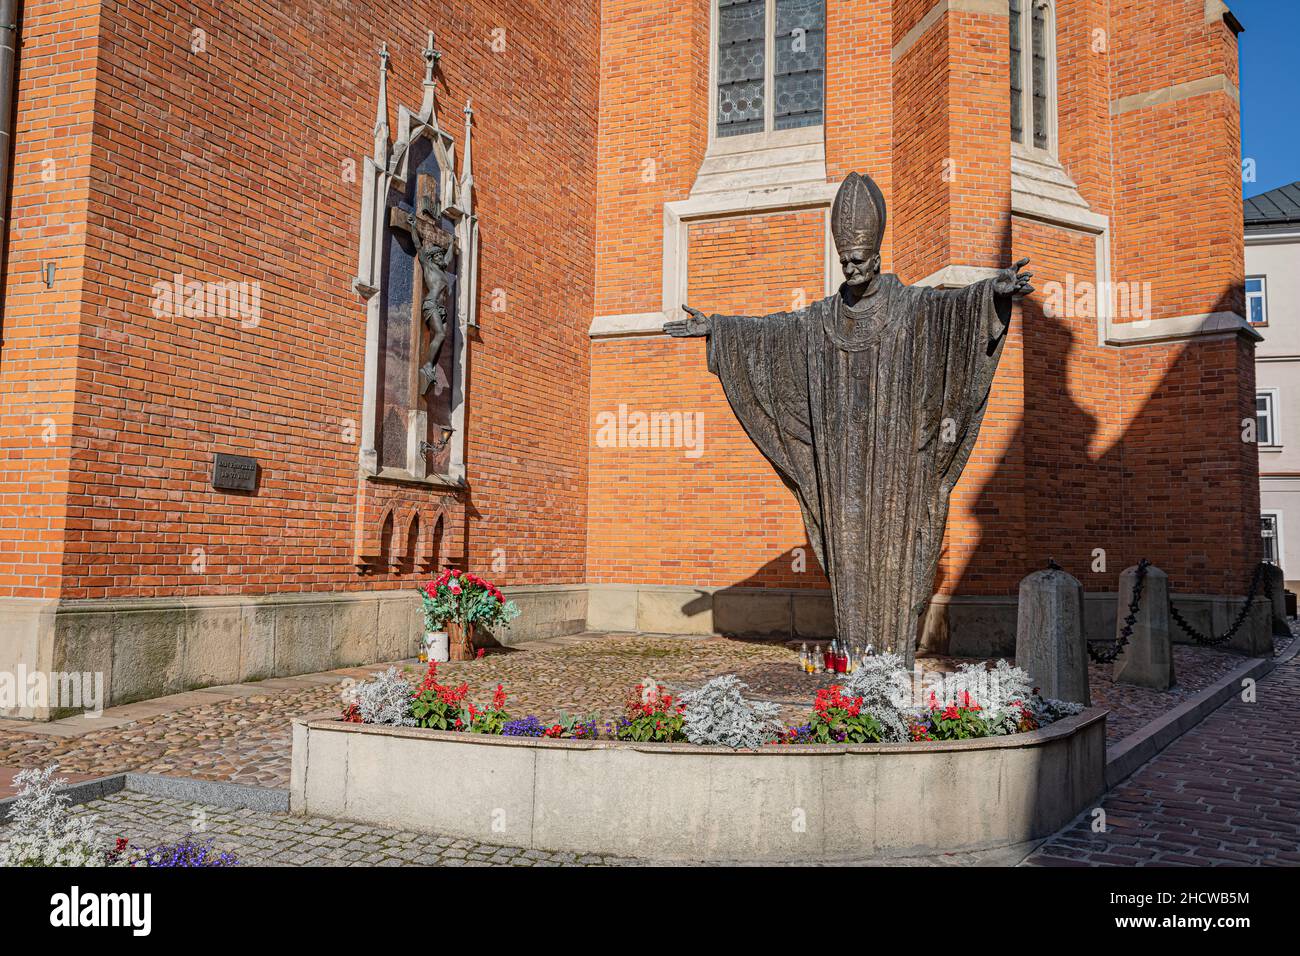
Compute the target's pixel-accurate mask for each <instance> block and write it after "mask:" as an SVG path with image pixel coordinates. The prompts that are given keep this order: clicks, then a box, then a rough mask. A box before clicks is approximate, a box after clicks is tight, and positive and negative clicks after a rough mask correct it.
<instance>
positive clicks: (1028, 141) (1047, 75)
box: [1007, 0, 1058, 158]
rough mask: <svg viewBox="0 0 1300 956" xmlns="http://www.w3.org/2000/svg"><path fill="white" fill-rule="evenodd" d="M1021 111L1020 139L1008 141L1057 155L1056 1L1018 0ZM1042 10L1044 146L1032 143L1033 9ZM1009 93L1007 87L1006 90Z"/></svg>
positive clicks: (1010, 14)
mask: <svg viewBox="0 0 1300 956" xmlns="http://www.w3.org/2000/svg"><path fill="white" fill-rule="evenodd" d="M1011 3H1012V0H1007V16H1008V17H1013V16H1015V14H1014V13H1013V12H1012V9H1011ZM1020 7H1021V9H1020V13H1019V17H1020V24H1019V27H1020V29H1019V31H1018V32H1019V36H1020V90H1021V95H1020V112H1021V122H1020V129H1021V138H1020V139H1016V138H1015V135H1014V133H1013V134H1012V139H1011V141H1012V142H1013V143H1015V144H1016V145H1018V146H1021V147H1023V148H1024V149H1026V150H1033V151H1034V152H1038V153H1045V154H1047V155H1049V156H1051V157H1053V158H1055V157H1056V155H1057V142H1058V140H1057V132H1058V130H1057V88H1056V87H1057V79H1056V74H1057V50H1056V2H1055V0H1020ZM1035 9H1038V10H1042V11H1043V12H1044V16H1043V46H1044V50H1043V59H1044V64H1043V82H1044V85H1045V86H1046V89H1044V90H1042V91H1041V92H1042V95H1043V99H1044V101H1045V103H1046V107H1045V112H1046V116H1045V119H1046V122H1047V128H1046V130H1044V134H1045V137H1044V138H1045V140H1046V145H1045V146H1037V145H1035V144H1034V94H1035V92H1037V91H1036V89H1035V85H1034V63H1033V19H1034V18H1033V11H1034V10H1035ZM1008 29H1009V27H1008ZM1007 43H1008V48H1009V47H1010V37H1009V36H1008V40H1007ZM1008 96H1010V90H1009V89H1008Z"/></svg>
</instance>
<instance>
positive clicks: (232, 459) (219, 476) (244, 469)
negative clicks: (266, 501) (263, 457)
mask: <svg viewBox="0 0 1300 956" xmlns="http://www.w3.org/2000/svg"><path fill="white" fill-rule="evenodd" d="M257 467H258V466H257V459H256V458H245V457H244V456H243V455H223V454H221V453H220V452H218V453H217V454H216V455H214V456H213V458H212V487H213V488H217V489H219V490H221V491H255V490H257Z"/></svg>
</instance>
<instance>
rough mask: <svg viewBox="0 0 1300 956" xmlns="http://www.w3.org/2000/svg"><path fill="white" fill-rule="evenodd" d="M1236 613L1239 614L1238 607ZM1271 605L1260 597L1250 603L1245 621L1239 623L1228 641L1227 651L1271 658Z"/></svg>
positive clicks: (1266, 599) (1267, 600)
mask: <svg viewBox="0 0 1300 956" xmlns="http://www.w3.org/2000/svg"><path fill="white" fill-rule="evenodd" d="M1237 613H1238V614H1240V613H1241V609H1240V607H1238V609H1237ZM1272 617H1273V605H1272V603H1271V602H1270V601H1269V599H1268V598H1266V597H1264V596H1263V595H1260V596H1258V597H1256V598H1255V599H1254V600H1253V601H1251V603H1250V611H1249V612H1248V613H1247V615H1246V620H1244V621H1242V622H1241V627H1239V628H1238V629H1237V633H1236V634H1234V635H1232V640H1230V641H1228V643H1227V647H1228V649H1229V650H1233V651H1236V652H1237V653H1238V654H1245V655H1246V656H1247V657H1272V656H1273V627H1272Z"/></svg>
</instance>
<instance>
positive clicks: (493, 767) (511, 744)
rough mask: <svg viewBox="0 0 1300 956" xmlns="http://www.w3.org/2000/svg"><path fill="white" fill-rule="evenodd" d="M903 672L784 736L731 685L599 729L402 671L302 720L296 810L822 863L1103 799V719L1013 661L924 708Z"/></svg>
mask: <svg viewBox="0 0 1300 956" xmlns="http://www.w3.org/2000/svg"><path fill="white" fill-rule="evenodd" d="M900 673H901V668H899V667H897V666H896V662H895V661H891V660H888V659H881V660H879V661H877V662H875V663H866V664H864V666H863V667H861V668H859V670H858V671H857V672H855V674H854V675H852V676H851V677H850V680H848V681H847V682H846V683H845V684H844V685H842V686H838V685H837V686H833V687H830V688H825V689H823V690H822V691H821V692H819V693H818V695H817V698H816V699H815V700H814V701H813V705H812V708H811V710H810V713H809V717H808V720H807V722H806V723H804V724H801V725H799V726H797V727H790V728H783V727H781V726H780V724H779V723H778V722H777V721H776V720H775V719H774V713H775V708H774V707H773V706H772V705H771V704H769V703H766V702H763V701H752V700H747V699H746V698H745V696H744V694H743V690H744V685H743V684H741V683H740V682H739V680H738V679H737V678H736V677H735V676H734V675H728V676H726V677H720V678H714V679H713V680H711V681H709V682H708V683H707V684H705V685H704V686H703V687H701V688H700V689H699V690H697V691H692V692H689V693H687V694H685V695H682V696H681V697H680V698H678V697H675V696H674V695H672V694H670V693H668V692H667V691H665V690H664V689H663V688H662V687H660V686H659V685H657V684H656V683H655V682H653V681H650V680H645V681H643V682H642V683H641V684H640V685H639V686H638V687H637V688H636V689H635V690H634V691H633V692H632V693H630V694H629V696H628V700H627V701H626V702H625V706H624V713H623V716H622V717H620V718H619V719H617V720H613V721H609V722H607V723H606V724H604V726H599V725H598V723H597V721H595V720H593V719H591V718H580V717H571V716H567V715H560V716H559V717H558V718H555V719H547V720H544V719H541V718H539V717H537V716H536V715H526V716H523V717H516V716H512V715H510V714H509V713H508V697H507V695H506V691H505V689H504V688H502V687H500V686H498V687H497V688H496V691H495V693H494V695H493V699H492V700H491V701H490V702H485V703H484V705H483V706H482V708H480V707H479V706H478V705H476V704H473V703H472V702H471V701H469V700H468V699H467V696H468V689H467V687H466V685H464V684H461V685H458V686H456V687H448V686H446V685H443V684H441V683H440V682H439V681H438V678H437V668H436V666H434V667H431V668H430V670H429V673H428V674H427V675H426V676H425V679H424V681H423V682H422V683H421V684H420V685H419V687H412V686H411V684H409V683H408V682H406V681H405V680H404V679H403V678H402V677H401V676H400V675H399V674H398V673H397V672H396V671H395V670H394V671H389V672H388V673H387V674H385V675H382V676H381V677H380V678H379V679H378V680H376V681H373V682H371V683H370V684H367V685H361V686H359V687H356V688H353V690H352V692H351V693H352V699H350V700H349V701H348V704H347V718H346V719H343V720H321V721H298V722H295V725H294V741H293V774H292V780H291V787H290V802H291V808H292V810H293V812H295V813H301V814H313V815H323V816H329V817H336V818H339V819H349V820H358V821H362V822H367V823H376V824H380V825H383V826H390V827H395V828H398V829H406V830H416V831H422V832H430V833H437V834H443V835H451V836H456V837H464V838H466V839H474V840H481V841H486V842H493V843H501V844H508V845H515V846H524V847H532V848H537V849H546V850H559V851H566V850H567V851H573V852H581V853H600V854H614V855H622V856H639V857H645V858H651V859H664V860H673V859H677V860H715V861H718V860H768V861H813V860H842V859H859V858H865V857H873V856H879V855H891V854H923V853H932V852H946V851H957V850H965V849H975V848H987V847H997V846H1004V845H1007V844H1013V843H1020V842H1023V841H1028V840H1033V839H1037V838H1040V837H1043V836H1046V835H1048V834H1050V833H1052V832H1054V831H1055V830H1056V829H1058V828H1059V827H1061V826H1062V825H1064V824H1065V823H1066V822H1068V821H1069V820H1070V819H1072V818H1073V817H1075V816H1076V815H1078V813H1080V812H1081V811H1082V810H1083V809H1085V808H1086V807H1087V806H1090V805H1091V803H1092V801H1094V800H1095V799H1096V798H1097V797H1098V796H1099V795H1100V794H1101V792H1102V790H1103V780H1104V769H1105V740H1104V738H1105V713H1104V711H1100V710H1088V711H1083V712H1081V713H1080V712H1079V708H1077V707H1072V706H1070V705H1065V704H1061V703H1059V702H1054V701H1044V700H1042V699H1041V698H1039V697H1037V696H1036V695H1034V694H1033V693H1032V688H1029V687H1027V686H1026V685H1025V683H1024V681H1025V678H1024V677H1023V672H1016V671H1015V669H1014V668H1009V667H1007V665H1005V663H1000V664H999V665H998V666H997V667H996V668H994V669H993V670H991V671H990V670H984V669H982V668H980V669H975V668H971V669H969V670H968V671H966V672H965V673H964V674H959V675H954V678H953V683H952V685H951V686H949V687H946V688H944V689H943V693H940V692H939V691H938V690H934V691H932V692H931V693H932V694H933V696H932V697H931V698H930V699H928V700H926V701H925V703H924V704H923V705H920V706H916V705H914V703H913V696H912V692H911V691H910V690H909V693H908V695H904V694H903V693H902V687H901V681H900V679H899V678H900ZM981 681H982V682H983V683H982V684H981ZM975 687H982V688H983V690H982V691H981V692H980V694H977V693H976V691H975V690H973V689H971V688H975ZM410 701H424V704H408V703H407V702H410ZM367 714H371V715H374V714H387V715H388V716H389V717H390V718H395V719H389V720H387V721H386V722H378V721H375V720H367V719H366V716H365V715H367ZM1035 725H1037V726H1036V728H1035Z"/></svg>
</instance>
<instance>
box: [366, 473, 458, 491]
mask: <svg viewBox="0 0 1300 956" xmlns="http://www.w3.org/2000/svg"><path fill="white" fill-rule="evenodd" d="M362 476H363V477H364V478H365V479H366V480H367V481H377V482H381V483H392V484H398V485H422V486H424V487H426V488H454V489H456V490H462V489H465V488H468V487H469V484H468V483H467V482H466V481H465V479H464V478H456V477H454V476H452V475H425V476H424V477H423V478H419V477H417V476H415V475H413V474H411V473H410V472H409V471H407V470H406V469H405V468H383V469H380V470H379V471H378V472H376V473H373V474H372V473H370V472H362Z"/></svg>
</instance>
